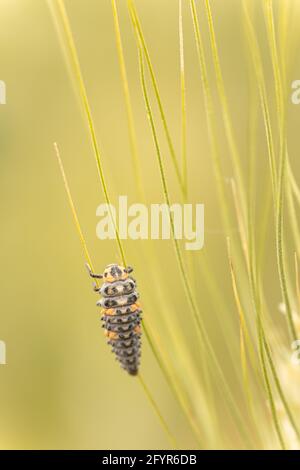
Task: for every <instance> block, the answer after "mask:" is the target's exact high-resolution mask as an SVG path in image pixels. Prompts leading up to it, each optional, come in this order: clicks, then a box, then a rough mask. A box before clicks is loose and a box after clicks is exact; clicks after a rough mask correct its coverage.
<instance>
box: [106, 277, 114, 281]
mask: <svg viewBox="0 0 300 470" xmlns="http://www.w3.org/2000/svg"><path fill="white" fill-rule="evenodd" d="M105 281H106V282H114V281H115V278H114V277H113V276H107V277H106V278H105Z"/></svg>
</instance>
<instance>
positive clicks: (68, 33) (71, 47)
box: [56, 0, 126, 266]
mask: <svg viewBox="0 0 300 470" xmlns="http://www.w3.org/2000/svg"><path fill="white" fill-rule="evenodd" d="M56 5H57V8H58V12H59V15H60V18H61V22H62V25H63V30H64V33H65V37H66V44H67V46H68V51H69V55H70V60H71V63H72V68H73V72H74V74H75V77H76V83H77V84H78V90H79V93H80V97H81V100H82V105H83V108H84V111H85V115H86V119H87V123H88V127H89V131H90V137H91V142H92V146H93V150H94V155H95V160H96V165H97V170H98V176H99V179H100V183H101V187H102V191H103V194H104V199H105V202H106V203H107V204H108V207H109V210H110V198H109V195H108V190H107V185H106V181H105V176H104V171H103V166H102V155H101V153H100V148H99V144H98V140H97V136H96V131H95V126H94V121H93V117H92V112H91V108H90V104H89V100H88V96H87V92H86V88H85V84H84V80H83V77H82V72H81V67H80V63H79V59H78V55H77V50H76V46H75V42H74V38H73V33H72V30H71V26H70V22H69V18H68V15H67V11H66V8H65V5H64V1H63V0H56ZM110 217H111V220H112V221H113V223H114V226H115V232H116V240H117V245H118V249H119V252H120V256H121V259H122V262H123V264H124V266H126V261H125V254H124V250H123V246H122V243H121V240H120V235H119V231H118V228H117V226H116V224H115V221H114V218H113V216H112V214H110Z"/></svg>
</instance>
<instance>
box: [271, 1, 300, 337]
mask: <svg viewBox="0 0 300 470" xmlns="http://www.w3.org/2000/svg"><path fill="white" fill-rule="evenodd" d="M264 13H265V18H266V24H267V32H268V40H269V46H270V52H271V59H272V67H273V75H274V81H275V96H276V108H277V118H278V128H279V138H280V165H279V180H278V198H277V211H276V250H277V263H278V273H279V280H280V287H281V292H282V296H283V301H284V303H285V305H286V312H287V315H286V317H287V320H288V325H289V330H290V334H291V337H292V339H293V340H296V339H297V333H296V328H295V325H294V321H293V316H292V308H291V301H290V295H289V289H288V282H287V273H286V267H285V254H284V247H283V215H284V194H285V180H286V166H287V143H286V129H285V127H286V124H285V109H284V99H283V87H282V81H281V73H280V64H279V57H278V52H277V44H276V34H275V27H274V18H273V6H272V0H264Z"/></svg>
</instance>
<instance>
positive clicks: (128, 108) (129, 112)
mask: <svg viewBox="0 0 300 470" xmlns="http://www.w3.org/2000/svg"><path fill="white" fill-rule="evenodd" d="M111 6H112V12H113V19H114V25H115V36H116V45H117V51H118V59H119V65H120V72H121V78H122V84H123V91H124V97H125V104H126V112H127V120H128V132H129V140H130V147H131V155H132V163H133V170H134V175H135V181H136V182H137V187H138V193H139V195H140V197H141V200H144V199H145V197H144V189H143V186H142V178H141V168H140V162H139V156H138V147H137V137H136V131H135V125H134V119H133V111H132V104H131V99H130V92H129V85H128V78H127V72H126V65H125V59H124V51H123V45H122V37H121V31H120V25H119V18H118V10H117V5H116V0H111Z"/></svg>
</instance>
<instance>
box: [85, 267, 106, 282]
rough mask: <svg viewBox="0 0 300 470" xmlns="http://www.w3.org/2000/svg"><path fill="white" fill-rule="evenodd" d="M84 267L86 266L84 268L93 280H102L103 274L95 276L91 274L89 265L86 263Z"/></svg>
mask: <svg viewBox="0 0 300 470" xmlns="http://www.w3.org/2000/svg"><path fill="white" fill-rule="evenodd" d="M85 265H86V268H87V270H88V273H89V275H90V276H91V277H92V278H94V279H102V278H103V274H95V273H93V271H92V269H91V267H90V265H89V264H88V263H86V264H85Z"/></svg>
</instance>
